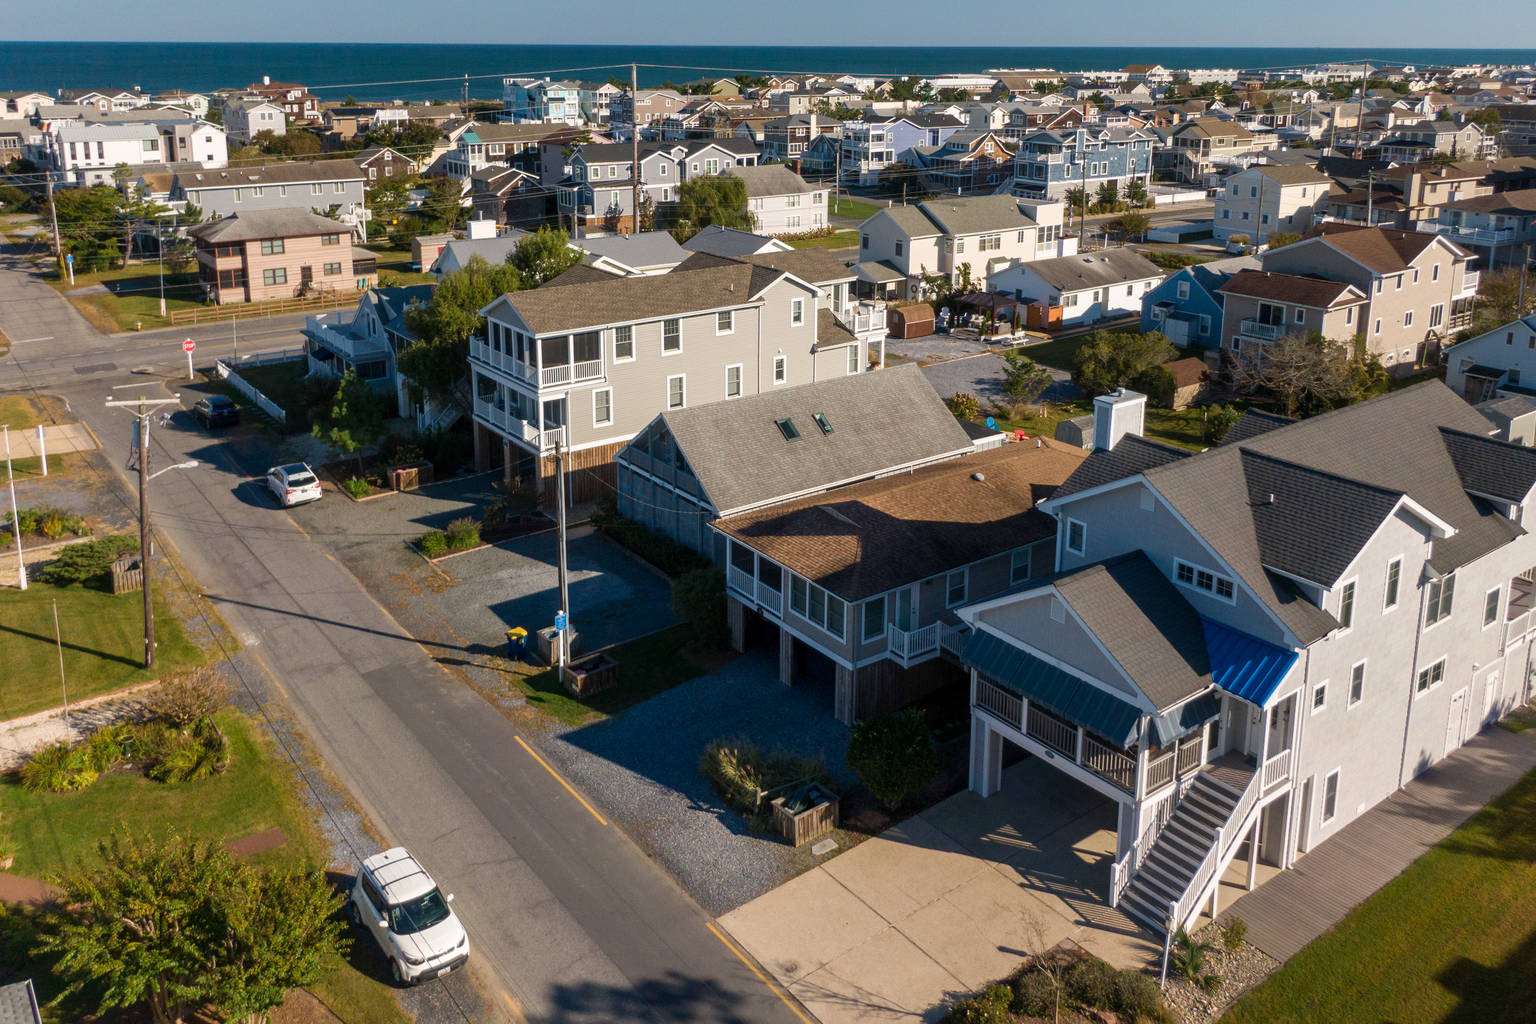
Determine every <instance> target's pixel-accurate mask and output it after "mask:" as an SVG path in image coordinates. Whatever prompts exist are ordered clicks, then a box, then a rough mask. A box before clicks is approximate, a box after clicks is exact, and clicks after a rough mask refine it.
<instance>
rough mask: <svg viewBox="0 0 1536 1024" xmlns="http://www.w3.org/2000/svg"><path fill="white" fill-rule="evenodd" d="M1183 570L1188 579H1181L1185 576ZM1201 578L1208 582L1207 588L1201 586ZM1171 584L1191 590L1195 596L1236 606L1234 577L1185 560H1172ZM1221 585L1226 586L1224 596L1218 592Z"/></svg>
mask: <svg viewBox="0 0 1536 1024" xmlns="http://www.w3.org/2000/svg"><path fill="white" fill-rule="evenodd" d="M1184 570H1188V576H1189V578H1188V579H1183V578H1182V577H1183V576H1184V575H1185V572H1184ZM1202 577H1205V578H1207V579H1209V580H1210V586H1209V587H1207V586H1204V585H1202V583H1201V578H1202ZM1173 582H1174V584H1175V585H1177V586H1180V587H1183V588H1184V589H1185V590H1193V591H1194V592H1195V593H1197V594H1204V595H1205V596H1206V597H1211V598H1215V599H1216V600H1218V601H1222V602H1224V603H1226V604H1231V605H1235V604H1237V579H1236V578H1235V577H1232V576H1228V575H1227V574H1226V573H1224V572H1217V571H1216V570H1215V569H1209V568H1207V567H1205V566H1203V565H1198V564H1196V563H1194V562H1191V561H1188V560H1187V559H1183V558H1175V559H1174V560H1173ZM1222 583H1225V584H1226V585H1227V587H1226V589H1227V593H1225V594H1223V593H1221V592H1220V590H1219V586H1220V584H1222Z"/></svg>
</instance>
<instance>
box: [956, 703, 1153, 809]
mask: <svg viewBox="0 0 1536 1024" xmlns="http://www.w3.org/2000/svg"><path fill="white" fill-rule="evenodd" d="M975 706H976V707H978V708H980V709H981V710H983V711H985V712H987V713H988V714H989V715H991V716H993V717H994V718H997V719H999V720H1000V721H1002V722H1005V723H1006V724H1008V725H1009V726H1011V727H1013V728H1014V729H1016V730H1018V731H1019V732H1022V733H1023V734H1024V735H1025V736H1027V737H1028V738H1029V739H1031V740H1034V741H1035V742H1036V743H1039V744H1040V745H1041V746H1044V747H1046V748H1048V749H1049V750H1050V751H1051V752H1053V753H1054V754H1059V755H1061V756H1063V757H1065V758H1067V759H1068V760H1070V761H1071V762H1072V763H1073V764H1076V765H1078V766H1079V767H1081V768H1082V769H1084V770H1085V771H1088V772H1091V773H1093V774H1094V775H1097V776H1098V777H1099V778H1101V779H1103V780H1104V781H1105V782H1108V783H1110V784H1111V785H1113V786H1114V787H1115V788H1117V789H1119V790H1122V791H1123V792H1126V793H1132V794H1134V793H1135V792H1136V757H1135V755H1134V754H1132V753H1130V752H1129V751H1125V750H1121V749H1119V748H1118V747H1115V746H1113V745H1111V744H1108V743H1105V742H1104V741H1103V740H1101V739H1099V738H1098V737H1097V736H1095V735H1094V734H1093V733H1091V732H1089V731H1088V730H1087V729H1084V728H1083V727H1082V726H1080V725H1077V724H1075V723H1073V722H1069V721H1067V720H1066V719H1065V718H1062V717H1060V716H1059V715H1054V714H1052V713H1051V712H1049V711H1046V710H1045V709H1044V708H1041V707H1037V706H1036V705H1034V704H1027V703H1026V702H1025V700H1024V698H1022V697H1020V696H1019V695H1018V694H1016V693H1014V692H1013V691H1011V690H1008V689H1005V688H1004V687H1001V686H998V685H997V684H996V683H993V682H991V681H990V680H988V679H982V678H978V679H977V680H976V705H975ZM1167 756H1168V758H1170V764H1171V763H1172V762H1171V759H1172V758H1173V756H1174V752H1173V751H1169V753H1168V755H1167ZM1170 777H1171V776H1170ZM1151 790H1152V787H1151V784H1150V780H1149V783H1148V786H1147V791H1148V792H1151Z"/></svg>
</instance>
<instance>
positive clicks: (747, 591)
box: [725, 565, 757, 601]
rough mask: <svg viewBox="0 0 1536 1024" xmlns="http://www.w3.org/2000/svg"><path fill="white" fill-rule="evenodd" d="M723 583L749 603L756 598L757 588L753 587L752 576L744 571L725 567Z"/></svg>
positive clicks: (729, 566) (733, 567)
mask: <svg viewBox="0 0 1536 1024" xmlns="http://www.w3.org/2000/svg"><path fill="white" fill-rule="evenodd" d="M725 581H726V582H727V583H729V584H730V585H731V589H732V590H734V591H736V593H738V594H740V595H741V596H742V597H745V598H746V599H747V600H749V601H750V600H753V599H754V598H755V597H756V596H757V588H756V587H755V586H753V583H754V581H753V579H752V574H751V573H749V572H747V571H746V570H744V569H738V568H736V567H735V566H734V565H728V566H726V568H725Z"/></svg>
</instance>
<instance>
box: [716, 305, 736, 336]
mask: <svg viewBox="0 0 1536 1024" xmlns="http://www.w3.org/2000/svg"><path fill="white" fill-rule="evenodd" d="M722 322H724V324H725V329H724V330H721V329H720V324H721V323H722ZM735 333H736V311H735V310H733V309H722V310H720V311H718V312H717V313H715V337H717V338H718V337H720V336H721V335H725V334H735Z"/></svg>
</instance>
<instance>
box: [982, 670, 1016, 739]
mask: <svg viewBox="0 0 1536 1024" xmlns="http://www.w3.org/2000/svg"><path fill="white" fill-rule="evenodd" d="M976 706H977V707H979V708H981V709H982V710H984V711H987V712H989V713H990V714H993V715H996V716H997V717H998V718H1001V719H1002V720H1003V721H1005V722H1007V723H1008V724H1009V725H1011V726H1013V727H1014V728H1015V729H1023V728H1024V698H1023V697H1020V696H1019V695H1018V694H1016V693H1012V692H1010V691H1008V690H1005V689H1003V688H1002V687H1001V686H998V685H996V684H995V683H990V682H988V681H987V680H985V679H978V680H977V681H976Z"/></svg>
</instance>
